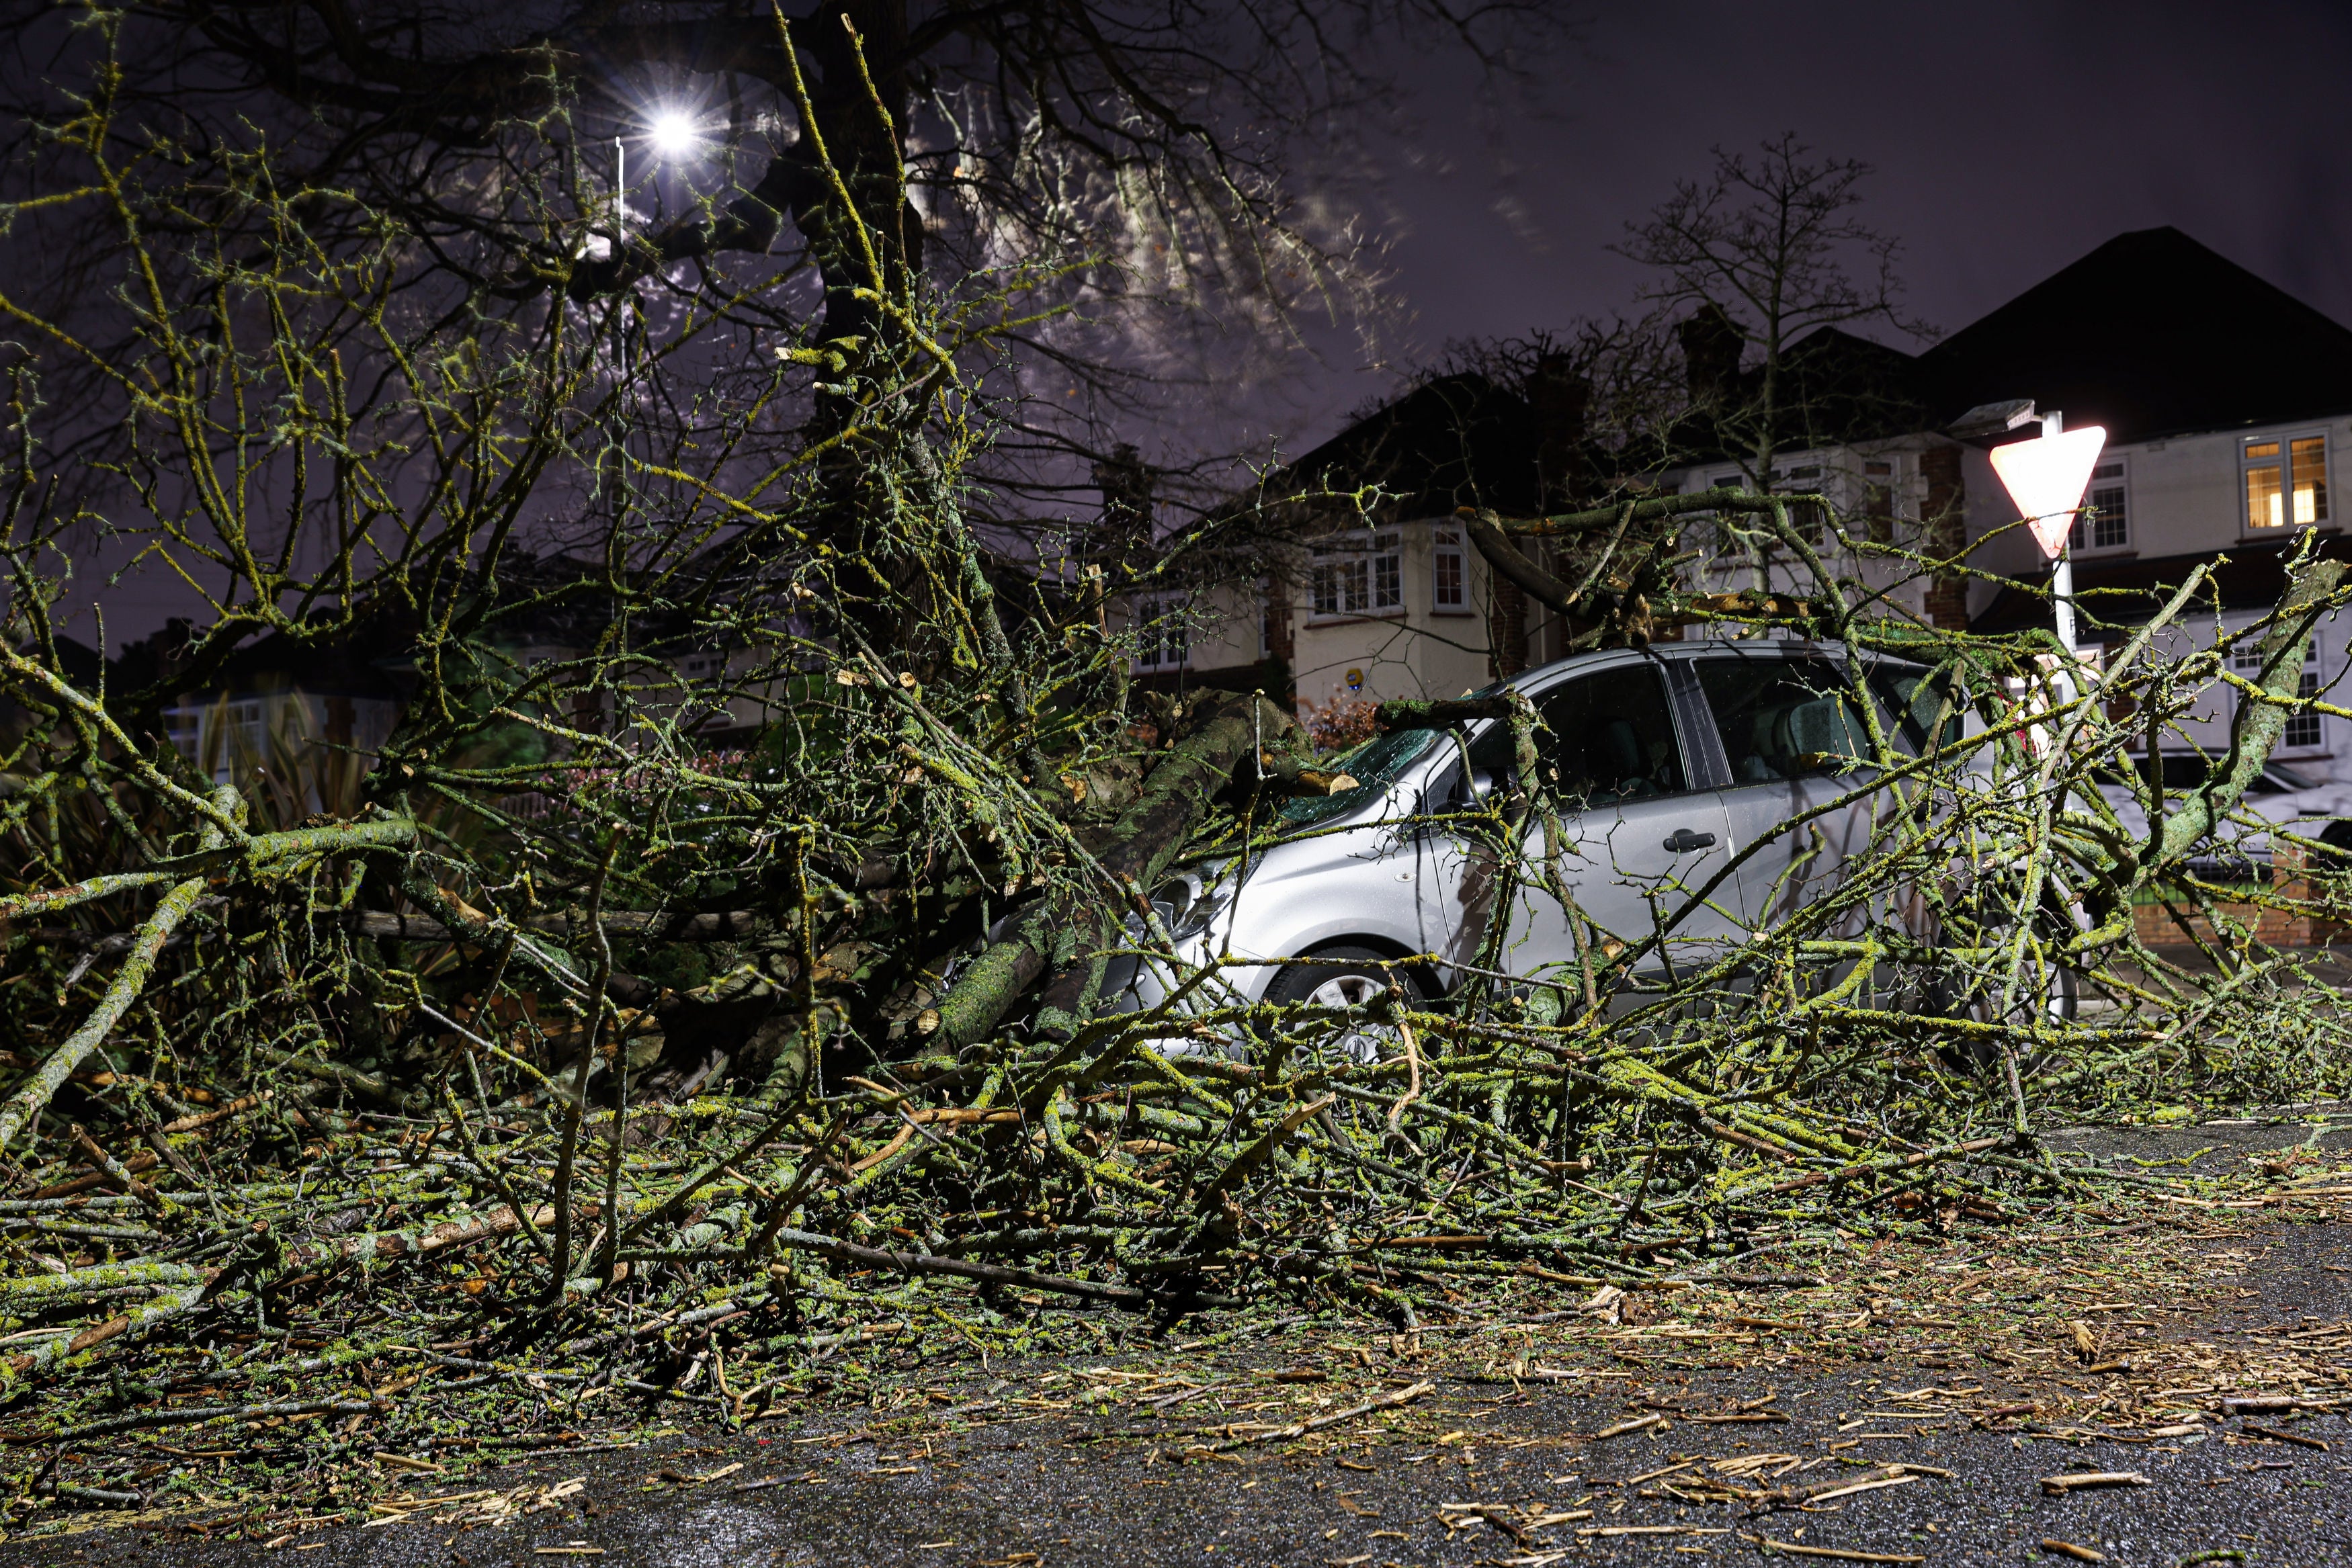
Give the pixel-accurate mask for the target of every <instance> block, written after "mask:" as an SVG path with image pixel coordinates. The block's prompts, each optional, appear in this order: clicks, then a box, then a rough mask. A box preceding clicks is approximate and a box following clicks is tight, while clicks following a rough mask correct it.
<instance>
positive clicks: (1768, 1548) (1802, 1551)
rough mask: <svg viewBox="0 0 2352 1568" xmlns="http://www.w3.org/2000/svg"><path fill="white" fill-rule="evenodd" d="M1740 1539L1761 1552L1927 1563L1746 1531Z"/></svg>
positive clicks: (1850, 1560)
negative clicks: (1754, 1544)
mask: <svg viewBox="0 0 2352 1568" xmlns="http://www.w3.org/2000/svg"><path fill="white" fill-rule="evenodd" d="M1739 1539H1740V1540H1742V1541H1752V1542H1755V1543H1756V1549H1757V1550H1758V1551H1759V1552H1766V1553H1768V1554H1769V1553H1770V1552H1789V1553H1790V1554H1791V1555H1793V1556H1797V1557H1828V1558H1832V1559H1834V1560H1835V1561H1837V1562H1840V1563H1925V1562H1926V1561H1927V1559H1926V1558H1925V1557H1916V1556H1907V1555H1905V1554H1902V1553H1899V1552H1849V1551H1847V1550H1846V1549H1845V1548H1843V1547H1842V1546H1801V1545H1799V1544H1798V1543H1797V1542H1793V1541H1775V1540H1773V1539H1772V1538H1771V1537H1770V1536H1768V1535H1749V1534H1748V1533H1747V1532H1746V1531H1741V1532H1740V1536H1739Z"/></svg>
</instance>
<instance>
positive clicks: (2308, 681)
mask: <svg viewBox="0 0 2352 1568" xmlns="http://www.w3.org/2000/svg"><path fill="white" fill-rule="evenodd" d="M2294 695H2297V696H2299V697H2315V696H2317V695H2319V672H2318V671H2317V670H2312V669H2306V670H2305V671H2304V672H2303V679H2301V680H2300V681H2297V682H2296V683H2295V687H2294ZM2319 739H2320V728H2319V715H2318V714H2316V713H2315V712H2313V711H2311V710H2310V709H2308V708H2305V710H2303V711H2302V712H2300V713H2291V714H2289V715H2287V716H2286V732H2285V733H2284V735H2282V736H2280V737H2279V744H2280V745H2281V746H2317V745H2318V744H2319Z"/></svg>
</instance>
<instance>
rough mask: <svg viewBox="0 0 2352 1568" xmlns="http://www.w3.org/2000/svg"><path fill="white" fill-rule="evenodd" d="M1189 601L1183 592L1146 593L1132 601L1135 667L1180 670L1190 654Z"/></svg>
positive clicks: (1139, 668)
mask: <svg viewBox="0 0 2352 1568" xmlns="http://www.w3.org/2000/svg"><path fill="white" fill-rule="evenodd" d="M1191 621H1192V599H1191V596H1190V595H1187V594H1182V593H1147V594H1143V595H1141V596H1140V597H1139V598H1138V599H1137V600H1136V601H1135V667H1136V668H1137V669H1138V670H1139V671H1145V670H1181V669H1182V668H1183V667H1184V661H1185V659H1186V658H1187V657H1188V656H1189V655H1190V654H1191V653H1192V626H1191Z"/></svg>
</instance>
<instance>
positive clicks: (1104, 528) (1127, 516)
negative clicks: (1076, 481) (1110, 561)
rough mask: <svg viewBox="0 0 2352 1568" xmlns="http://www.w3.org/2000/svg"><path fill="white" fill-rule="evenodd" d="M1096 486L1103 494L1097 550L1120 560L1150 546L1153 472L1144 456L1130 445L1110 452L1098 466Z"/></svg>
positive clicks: (1123, 443) (1101, 553)
mask: <svg viewBox="0 0 2352 1568" xmlns="http://www.w3.org/2000/svg"><path fill="white" fill-rule="evenodd" d="M1094 476H1095V484H1096V486H1097V487H1099V488H1100V489H1101V491H1102V517H1101V520H1100V521H1099V522H1098V523H1097V525H1096V541H1097V543H1096V549H1097V553H1098V554H1099V555H1101V556H1103V557H1117V556H1121V555H1124V554H1126V553H1127V552H1128V551H1129V550H1132V549H1149V548H1150V543H1151V470H1150V468H1149V467H1147V466H1145V465H1144V462H1143V457H1142V455H1141V454H1140V453H1139V452H1137V451H1136V449H1135V448H1134V447H1133V446H1132V445H1130V444H1128V443H1127V442H1124V441H1122V442H1120V443H1119V444H1118V445H1116V446H1114V447H1112V448H1111V449H1110V455H1109V456H1108V457H1107V458H1105V459H1104V460H1103V461H1101V462H1099V463H1097V464H1096V465H1095V471H1094Z"/></svg>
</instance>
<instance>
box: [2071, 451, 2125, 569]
mask: <svg viewBox="0 0 2352 1568" xmlns="http://www.w3.org/2000/svg"><path fill="white" fill-rule="evenodd" d="M2083 505H2084V510H2083V511H2080V512H2077V513H2076V514H2074V531H2073V532H2072V533H2070V534H2068V535H2067V536H2066V548H2067V549H2078V550H2081V549H2119V548H2121V547H2122V546H2124V545H2127V544H2129V543H2130V542H2131V523H2130V520H2129V514H2128V512H2127V511H2126V507H2125V506H2124V465H2123V459H2122V458H2120V457H2118V458H2116V460H2115V461H2113V462H2111V463H2102V464H2100V465H2098V466H2097V467H2095V468H2094V469H2092V470H2091V493H2090V494H2089V495H2088V496H2087V497H2084V502H2083Z"/></svg>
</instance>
